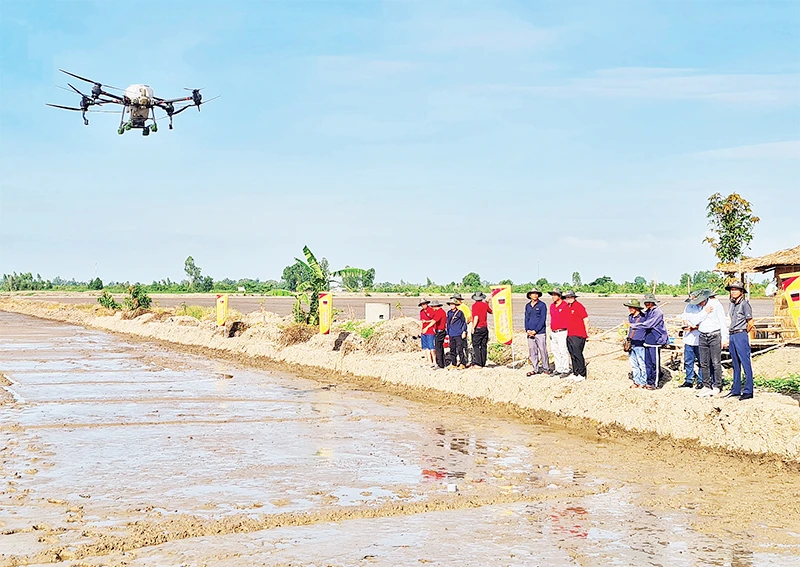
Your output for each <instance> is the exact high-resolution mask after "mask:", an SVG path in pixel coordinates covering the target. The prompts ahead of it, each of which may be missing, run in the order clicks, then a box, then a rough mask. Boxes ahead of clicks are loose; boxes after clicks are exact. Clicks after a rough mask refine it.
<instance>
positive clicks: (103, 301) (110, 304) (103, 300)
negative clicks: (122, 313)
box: [97, 291, 121, 310]
mask: <svg viewBox="0 0 800 567" xmlns="http://www.w3.org/2000/svg"><path fill="white" fill-rule="evenodd" d="M97 303H99V304H100V305H102V306H103V307H105V308H106V309H114V310H116V309H119V308H120V307H121V305H120V304H119V303H117V302H116V301H115V300H114V297H113V296H112V295H111V294H110V293H108V292H107V291H104V292H103V293H101V294H100V297H98V298H97Z"/></svg>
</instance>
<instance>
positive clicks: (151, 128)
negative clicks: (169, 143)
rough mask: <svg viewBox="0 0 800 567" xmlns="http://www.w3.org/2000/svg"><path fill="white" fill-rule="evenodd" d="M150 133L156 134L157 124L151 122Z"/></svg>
mask: <svg viewBox="0 0 800 567" xmlns="http://www.w3.org/2000/svg"><path fill="white" fill-rule="evenodd" d="M150 131H151V132H152V133H153V134H155V133H156V132H158V124H156V123H155V122H153V125H152V126H150Z"/></svg>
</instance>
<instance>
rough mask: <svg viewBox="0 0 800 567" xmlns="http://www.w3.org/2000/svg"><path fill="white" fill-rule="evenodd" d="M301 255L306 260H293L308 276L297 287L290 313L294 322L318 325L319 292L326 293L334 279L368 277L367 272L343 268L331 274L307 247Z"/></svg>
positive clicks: (359, 269) (304, 247)
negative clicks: (306, 308) (292, 313)
mask: <svg viewBox="0 0 800 567" xmlns="http://www.w3.org/2000/svg"><path fill="white" fill-rule="evenodd" d="M303 255H304V256H305V258H306V259H305V261H303V260H301V259H299V258H295V260H296V261H297V262H298V263H299V264H300V265H302V266H303V268H304V269H305V271H306V273H307V274H308V280H306V281H304V282H302V283H300V284H299V285H298V286H297V292H296V293H295V294H294V295H295V305H294V308H293V310H292V311H293V312H294V315H295V320H297V321H303V320H304V321H305V322H306V323H308V324H310V325H318V324H319V292H321V291H328V290H329V289H330V286H331V282H332V281H333V280H334V278H342V277H344V278H350V277H353V278H363V277H364V276H365V275H367V276H368V277H369V270H362V269H361V268H343V269H341V270H336V271H333V272H331V271H329V270H328V268H327V266H326V265H323V264H322V263H321V262H319V261H318V260H317V257H316V256H314V253H313V252H311V250H310V249H309V248H308V246H303ZM304 305H308V315H306V314H305V310H304V309H303V306H304Z"/></svg>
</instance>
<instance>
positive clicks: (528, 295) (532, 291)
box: [525, 289, 542, 299]
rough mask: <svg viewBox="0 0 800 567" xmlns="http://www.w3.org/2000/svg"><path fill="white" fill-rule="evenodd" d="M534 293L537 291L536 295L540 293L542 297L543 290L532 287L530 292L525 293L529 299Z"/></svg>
mask: <svg viewBox="0 0 800 567" xmlns="http://www.w3.org/2000/svg"><path fill="white" fill-rule="evenodd" d="M534 293H535V294H536V295H538V296H539V297H542V292H541V291H539V290H538V289H532V290H530V291H529V292H528V293H526V294H525V296H526V297H527V298H528V299H530V298H531V295H533V294H534Z"/></svg>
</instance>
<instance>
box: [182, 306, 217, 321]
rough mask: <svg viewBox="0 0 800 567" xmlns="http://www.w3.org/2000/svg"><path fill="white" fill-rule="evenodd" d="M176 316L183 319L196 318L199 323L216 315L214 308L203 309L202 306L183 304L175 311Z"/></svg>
mask: <svg viewBox="0 0 800 567" xmlns="http://www.w3.org/2000/svg"><path fill="white" fill-rule="evenodd" d="M175 315H178V316H183V317H194V318H195V319H197V320H198V321H204V320H206V319H209V318H211V317H212V316H213V315H214V308H213V307H201V306H200V305H186V303H185V302H184V303H181V305H180V307H178V308H177V309H176V310H175Z"/></svg>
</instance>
